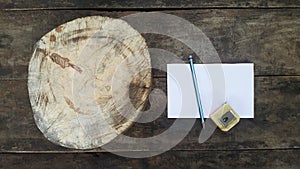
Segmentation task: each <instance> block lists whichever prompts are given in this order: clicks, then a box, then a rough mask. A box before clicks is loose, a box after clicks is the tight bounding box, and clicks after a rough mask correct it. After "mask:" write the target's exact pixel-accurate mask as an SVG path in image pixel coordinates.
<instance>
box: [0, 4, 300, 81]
mask: <svg viewBox="0 0 300 169" xmlns="http://www.w3.org/2000/svg"><path fill="white" fill-rule="evenodd" d="M131 13H133V12H111V13H110V12H99V11H86V10H80V11H79V10H78V11H76V10H74V11H73V10H72V11H56V10H54V11H26V12H24V11H14V12H1V13H0V14H1V15H0V25H2V26H1V27H0V72H1V73H0V78H1V79H20V78H23V79H26V78H27V71H26V70H27V67H28V64H29V60H30V58H31V55H32V52H33V46H34V44H35V42H36V41H38V40H39V39H40V38H41V37H42V36H43V35H44V34H46V33H47V32H48V31H50V30H51V29H54V28H55V27H57V26H58V25H60V24H63V23H65V22H67V21H70V20H73V19H75V18H78V17H83V16H89V15H102V16H110V17H115V18H119V17H122V16H126V15H128V14H131ZM168 13H170V14H174V15H177V16H179V17H182V18H184V19H186V20H188V21H190V22H191V23H193V24H195V25H196V26H197V27H199V28H200V29H201V30H202V31H203V32H204V33H205V34H206V35H207V36H208V37H209V38H210V40H211V41H212V43H213V45H214V46H215V48H216V50H217V52H218V53H219V56H220V59H221V61H222V62H227V63H236V62H254V63H255V75H299V74H300V73H299V72H300V67H299V64H300V59H299V44H300V40H299V35H300V9H290V10H280V9H277V10H241V9H235V10H229V9H228V10H192V11H188V10H187V11H169V12H168ZM62 16H64V17H62ZM174 26H175V25H174ZM177 26H178V25H177ZM183 34H186V33H183ZM144 37H145V38H146V41H147V45H148V46H149V47H156V48H162V49H165V50H167V51H170V52H173V53H174V54H175V55H177V56H188V55H189V54H191V53H193V51H191V49H189V48H188V47H187V46H186V45H184V44H182V43H181V42H179V41H178V40H174V39H171V38H168V37H166V36H162V35H155V34H145V35H144ZM163 59H166V60H168V58H167V57H165V58H163ZM153 60H154V61H155V59H153ZM167 62H168V61H167ZM153 64H156V63H155V62H154V63H153Z"/></svg>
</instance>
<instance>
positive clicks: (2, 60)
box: [0, 0, 300, 169]
mask: <svg viewBox="0 0 300 169" xmlns="http://www.w3.org/2000/svg"><path fill="white" fill-rule="evenodd" d="M141 11H161V12H165V13H169V14H172V15H176V16H179V17H182V18H184V19H186V20H188V21H189V22H191V23H193V24H194V25H196V26H197V27H199V28H200V29H201V30H202V31H203V32H204V33H205V34H206V35H207V36H208V37H209V38H210V40H211V41H212V43H213V45H214V46H215V48H216V50H217V52H218V53H219V56H220V58H221V60H222V62H224V63H239V62H249V63H252V62H253V63H254V64H255V119H242V120H241V121H240V123H239V125H237V126H236V127H235V128H234V129H232V130H231V131H230V132H228V133H223V132H221V131H219V130H217V131H216V132H215V133H214V134H213V136H212V138H211V139H210V140H209V141H207V142H205V143H204V144H199V143H198V136H199V132H200V130H201V126H200V125H199V124H200V121H197V122H196V123H195V125H194V127H193V129H192V131H191V132H190V133H189V134H188V136H187V137H186V138H185V139H184V140H183V141H182V142H181V143H180V144H178V145H177V146H176V147H174V148H173V149H171V150H170V151H168V152H166V153H164V154H161V155H158V156H154V157H150V158H144V159H131V158H125V157H120V156H117V155H114V154H111V153H109V152H105V150H102V149H101V148H99V149H93V150H87V151H82V150H74V149H67V148H63V147H60V146H56V145H54V144H52V143H51V142H49V141H48V140H46V139H45V138H44V136H43V135H42V133H41V132H40V131H39V130H38V129H37V127H36V125H35V123H34V119H33V114H32V110H31V107H30V103H29V98H28V91H27V75H28V71H27V69H28V64H29V60H30V58H31V54H32V52H33V51H32V49H33V46H34V44H35V42H36V41H37V40H39V39H40V38H41V37H42V36H43V35H44V34H45V33H47V32H48V31H50V30H51V29H53V28H55V27H57V26H58V25H60V24H63V23H65V22H67V21H70V20H72V19H75V18H78V17H84V16H90V15H101V16H109V17H114V18H119V17H122V16H125V15H128V14H131V13H135V12H141ZM0 25H1V27H0V151H1V152H0V153H1V154H0V168H96V167H100V168H172V169H174V168H224V169H225V168H272V169H273V168H289V169H298V168H299V166H300V162H299V159H300V149H299V147H300V123H299V119H300V112H299V108H300V106H299V103H300V76H299V75H300V56H299V53H300V2H299V1H296V0H294V1H288V2H286V1H284V0H279V1H269V2H264V1H254V0H252V1H244V0H242V1H239V2H237V1H232V0H226V1H224V2H221V1H211V0H210V1H204V2H203V1H197V0H190V1H184V0H175V1H171V0H165V1H158V0H156V1H144V2H142V1H141V2H140V1H137V0H130V1H121V0H116V1H112V2H108V1H103V0H100V1H96V2H92V1H75V0H66V1H62V0H57V1H54V2H52V1H45V2H44V3H42V2H40V1H36V0H28V1H26V2H25V1H22V0H16V1H7V0H1V1H0ZM143 36H144V38H145V39H146V41H147V44H148V46H149V47H156V48H162V49H165V50H168V51H170V52H173V53H174V54H176V55H178V56H188V55H189V54H191V53H193V52H192V51H191V49H189V48H188V47H186V46H185V45H184V44H182V43H181V42H179V41H177V40H174V39H171V38H169V37H166V36H161V35H155V34H144V35H143ZM166 59H167V58H166ZM152 62H153V63H155V60H153V61H152ZM197 63H200V61H197ZM153 87H154V88H160V89H162V90H163V91H166V73H165V72H162V71H155V70H154V71H153ZM173 121H174V120H170V119H167V118H166V113H164V114H163V115H161V116H160V117H159V118H158V119H156V120H155V121H153V122H151V123H146V124H140V123H136V124H134V125H133V126H132V127H131V128H130V129H129V130H128V131H126V133H125V134H126V135H129V136H133V137H150V136H153V135H156V134H159V133H161V132H163V131H165V130H166V129H167V128H168V127H169V126H170V125H171V124H172V123H173ZM132 144H133V143H132ZM122 151H126V150H122ZM128 151H130V150H128ZM140 151H144V150H140Z"/></svg>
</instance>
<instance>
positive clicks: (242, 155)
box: [0, 150, 300, 169]
mask: <svg viewBox="0 0 300 169" xmlns="http://www.w3.org/2000/svg"><path fill="white" fill-rule="evenodd" d="M299 158H300V152H299V150H295V151H290V150H275V151H269V150H261V151H170V152H167V153H164V154H162V155H159V156H154V157H150V158H144V159H132V158H125V157H119V156H116V155H113V154H110V153H79V154H77V153H76V154H0V167H1V168H6V169H15V168H24V169H25V168H49V169H50V168H103V169H105V168H115V169H119V168H120V169H121V168H122V169H124V168H126V169H127V168H128V169H129V168H130V169H131V168H138V169H143V168H145V169H146V168H160V169H169V168H172V169H181V168H182V169H183V168H191V169H199V168H205V169H215V168H226V169H227V168H237V169H257V168H264V169H274V168H278V169H279V168H280V169H281V168H282V169H287V168H288V169H298V168H299V165H300V164H299Z"/></svg>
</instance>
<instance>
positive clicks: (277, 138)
mask: <svg viewBox="0 0 300 169" xmlns="http://www.w3.org/2000/svg"><path fill="white" fill-rule="evenodd" d="M299 83H300V78H299V76H294V77H292V76H286V77H284V76H282V77H281V76H279V77H278V76H272V77H256V78H255V118H254V119H241V121H240V123H239V124H238V125H237V126H236V127H234V128H233V129H232V130H231V131H229V132H228V133H224V132H221V131H219V130H217V131H216V132H215V133H214V134H213V136H212V138H211V139H210V140H209V141H207V142H205V143H204V144H199V143H198V137H199V133H200V131H201V126H200V125H199V124H200V122H199V121H197V122H196V123H195V125H194V127H193V129H192V131H191V132H190V133H189V135H188V136H187V137H186V138H185V139H184V140H183V141H182V142H181V143H180V144H179V145H177V146H176V147H175V148H174V150H249V149H286V148H295V149H297V148H299V147H300V136H299V133H300V125H299V123H298V119H299V118H300V117H299V115H300V114H299V110H298V107H299V106H298V104H299V99H300V97H299V96H300V93H299V92H300V88H299V87H300V85H299ZM8 86H11V87H10V88H9V89H7V88H8ZM153 88H159V89H162V90H163V91H165V92H166V80H165V79H164V78H156V79H154V81H153ZM0 89H1V90H0V91H2V92H3V93H2V94H1V95H3V97H1V98H0V103H1V105H2V106H1V107H3V108H2V109H1V114H0V115H1V117H0V119H1V121H2V122H1V130H0V131H1V133H0V137H1V139H0V150H1V151H2V152H15V151H28V152H34V151H60V152H69V151H76V150H72V149H65V148H62V147H59V146H55V145H53V144H52V143H51V142H49V141H47V140H46V139H45V138H44V137H43V135H42V133H41V132H40V131H39V130H38V129H37V127H36V126H35V124H34V120H33V115H32V110H31V107H30V104H29V101H28V93H27V90H26V89H27V86H26V81H25V80H20V81H2V82H1V84H0ZM4 89H5V90H4ZM279 93H280V94H279ZM283 119H284V120H283ZM173 122H174V120H172V119H168V118H167V116H166V112H163V113H162V115H161V116H160V117H159V118H158V119H156V120H155V121H153V122H151V123H145V124H142V123H134V124H133V126H132V127H130V128H129V130H128V131H126V132H125V134H126V135H128V136H132V137H151V136H154V135H157V134H159V133H161V132H163V131H165V130H166V129H167V128H168V127H169V126H170V125H172V123H173ZM178 132H180V131H178ZM163 141H166V142H168V141H169V140H163ZM133 147H134V143H128V145H127V146H124V147H123V148H122V149H120V151H126V150H131V149H132V148H133ZM137 151H139V150H137ZM92 152H103V150H101V149H94V150H92Z"/></svg>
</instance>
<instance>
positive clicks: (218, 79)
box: [167, 63, 254, 118]
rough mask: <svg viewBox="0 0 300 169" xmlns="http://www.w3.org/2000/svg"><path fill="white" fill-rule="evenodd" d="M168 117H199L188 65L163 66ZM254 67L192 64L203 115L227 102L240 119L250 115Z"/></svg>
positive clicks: (252, 99)
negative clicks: (165, 68)
mask: <svg viewBox="0 0 300 169" xmlns="http://www.w3.org/2000/svg"><path fill="white" fill-rule="evenodd" d="M167 67H168V68H167V72H168V75H167V86H168V118H199V117H200V115H199V111H198V110H199V109H198V105H197V100H196V95H195V88H194V84H193V79H192V74H191V70H190V65H189V64H168V65H167ZM253 68H254V66H253V64H252V63H242V64H195V71H196V75H197V81H198V86H199V90H200V97H201V103H202V108H203V111H204V117H205V118H208V117H209V115H210V114H211V113H212V112H214V111H215V110H216V109H217V108H218V107H220V106H221V105H222V104H223V103H224V102H227V103H228V104H229V105H231V107H232V108H233V109H234V110H235V111H236V112H237V113H238V114H239V116H240V118H254V70H253Z"/></svg>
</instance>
